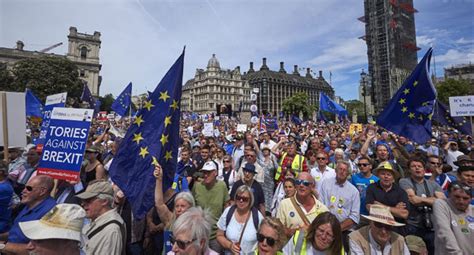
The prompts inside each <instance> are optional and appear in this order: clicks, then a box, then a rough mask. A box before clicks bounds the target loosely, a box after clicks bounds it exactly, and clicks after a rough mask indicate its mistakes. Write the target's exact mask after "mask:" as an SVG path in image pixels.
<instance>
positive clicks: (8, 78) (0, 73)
mask: <svg viewBox="0 0 474 255" xmlns="http://www.w3.org/2000/svg"><path fill="white" fill-rule="evenodd" d="M12 82H13V76H12V75H11V73H10V71H8V69H7V64H6V63H0V84H2V89H1V90H6V91H11V89H10V88H11V83H12Z"/></svg>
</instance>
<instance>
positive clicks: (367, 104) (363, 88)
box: [359, 70, 374, 117]
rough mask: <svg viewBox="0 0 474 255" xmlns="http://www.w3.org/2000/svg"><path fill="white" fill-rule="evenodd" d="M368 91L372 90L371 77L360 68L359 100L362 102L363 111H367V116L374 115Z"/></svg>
mask: <svg viewBox="0 0 474 255" xmlns="http://www.w3.org/2000/svg"><path fill="white" fill-rule="evenodd" d="M370 91H372V81H371V78H370V76H369V75H368V74H367V73H366V72H364V70H362V72H361V73H360V80H359V101H361V102H362V103H364V112H366V113H367V117H368V116H373V115H374V105H373V104H372V97H371V95H370Z"/></svg>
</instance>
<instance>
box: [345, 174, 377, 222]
mask: <svg viewBox="0 0 474 255" xmlns="http://www.w3.org/2000/svg"><path fill="white" fill-rule="evenodd" d="M378 181H379V178H378V177H377V176H375V175H371V176H370V177H369V178H366V177H364V176H363V175H362V173H357V174H353V175H352V178H351V183H352V185H354V186H355V187H356V188H357V190H358V191H359V193H360V214H363V215H369V212H368V211H367V208H366V206H365V191H366V190H367V187H369V185H370V184H372V183H375V182H378Z"/></svg>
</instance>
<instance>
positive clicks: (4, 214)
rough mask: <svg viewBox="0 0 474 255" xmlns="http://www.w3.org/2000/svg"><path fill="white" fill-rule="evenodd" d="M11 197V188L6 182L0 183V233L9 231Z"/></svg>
mask: <svg viewBox="0 0 474 255" xmlns="http://www.w3.org/2000/svg"><path fill="white" fill-rule="evenodd" d="M12 197H13V187H12V185H11V184H10V183H9V182H8V181H5V182H2V183H0V233H4V232H7V231H8V230H9V229H10V224H9V222H10V217H11V215H12V209H11V208H10V203H11V201H12Z"/></svg>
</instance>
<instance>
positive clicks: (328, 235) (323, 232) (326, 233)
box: [316, 228, 334, 240]
mask: <svg viewBox="0 0 474 255" xmlns="http://www.w3.org/2000/svg"><path fill="white" fill-rule="evenodd" d="M316 235H318V236H322V235H325V236H326V237H327V238H329V239H331V240H334V236H333V235H332V234H331V233H329V232H328V231H324V229H321V228H317V229H316Z"/></svg>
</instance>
